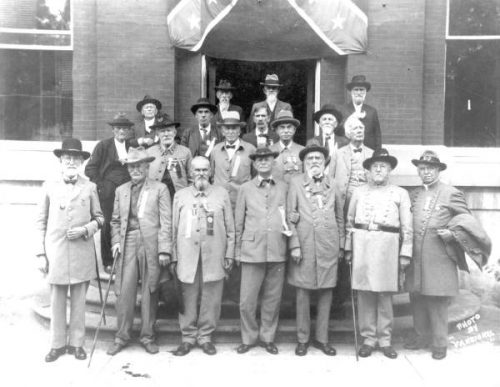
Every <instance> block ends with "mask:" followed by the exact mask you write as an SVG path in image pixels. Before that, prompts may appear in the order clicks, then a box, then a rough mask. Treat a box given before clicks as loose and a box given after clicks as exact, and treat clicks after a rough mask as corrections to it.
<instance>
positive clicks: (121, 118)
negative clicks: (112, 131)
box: [108, 113, 134, 126]
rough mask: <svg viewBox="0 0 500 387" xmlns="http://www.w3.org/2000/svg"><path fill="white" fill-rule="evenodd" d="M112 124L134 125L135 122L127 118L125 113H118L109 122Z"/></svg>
mask: <svg viewBox="0 0 500 387" xmlns="http://www.w3.org/2000/svg"><path fill="white" fill-rule="evenodd" d="M108 125H111V126H134V123H133V122H132V121H130V120H129V119H128V118H127V115H126V114H125V113H118V114H116V115H115V116H114V117H113V120H112V121H109V122H108Z"/></svg>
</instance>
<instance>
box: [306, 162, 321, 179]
mask: <svg viewBox="0 0 500 387" xmlns="http://www.w3.org/2000/svg"><path fill="white" fill-rule="evenodd" d="M324 170H325V168H324V167H321V166H320V165H313V166H311V167H310V168H308V169H307V174H308V175H309V176H310V177H313V176H319V175H321V174H322V173H323V172H324Z"/></svg>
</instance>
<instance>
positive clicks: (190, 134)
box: [181, 125, 222, 157]
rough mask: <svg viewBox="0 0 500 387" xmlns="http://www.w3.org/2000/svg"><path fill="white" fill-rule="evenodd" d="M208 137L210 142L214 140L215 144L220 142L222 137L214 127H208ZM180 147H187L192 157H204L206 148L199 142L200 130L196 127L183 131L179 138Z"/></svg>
mask: <svg viewBox="0 0 500 387" xmlns="http://www.w3.org/2000/svg"><path fill="white" fill-rule="evenodd" d="M209 137H210V141H211V140H212V139H213V138H215V144H217V143H219V142H221V141H222V136H221V135H220V133H219V131H218V129H217V127H216V126H215V125H211V126H210V135H209ZM181 145H184V146H185V147H188V148H189V150H190V151H191V155H192V156H193V157H196V156H205V152H206V150H207V148H208V147H207V146H206V145H205V144H202V142H201V135H200V129H199V128H198V127H195V128H186V129H184V131H183V132H182V137H181Z"/></svg>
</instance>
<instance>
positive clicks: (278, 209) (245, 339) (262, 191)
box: [235, 148, 289, 354]
mask: <svg viewBox="0 0 500 387" xmlns="http://www.w3.org/2000/svg"><path fill="white" fill-rule="evenodd" d="M277 156H278V152H273V151H271V150H270V149H269V148H258V149H257V151H256V152H255V153H253V154H251V155H250V158H251V159H252V160H253V164H254V167H255V170H256V171H257V176H256V177H255V178H254V179H253V180H251V181H248V182H246V183H244V184H243V185H242V186H241V188H240V191H239V194H238V200H237V202H236V210H235V223H236V253H235V254H236V263H240V262H241V291H240V315H241V338H242V344H241V345H240V346H239V347H238V349H237V352H238V353H240V354H241V353H245V352H248V351H249V350H250V348H252V347H254V346H255V345H256V344H257V340H260V343H259V344H260V345H261V346H263V347H264V348H265V349H266V351H267V352H269V353H271V354H277V353H278V347H276V345H275V344H274V336H275V334H276V328H277V327H278V318H279V309H280V302H281V293H282V290H283V282H284V280H285V260H286V252H287V237H286V235H285V234H287V233H288V232H289V229H288V225H287V223H286V194H287V185H286V184H285V183H284V182H283V181H279V180H274V177H273V175H272V174H271V171H272V166H273V162H274V159H275V158H276V157H277ZM259 295H260V296H259ZM259 298H260V305H261V306H260V328H259V323H258V322H257V316H256V313H257V304H258V300H259Z"/></svg>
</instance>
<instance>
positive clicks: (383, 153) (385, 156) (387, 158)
mask: <svg viewBox="0 0 500 387" xmlns="http://www.w3.org/2000/svg"><path fill="white" fill-rule="evenodd" d="M375 161H384V162H386V163H389V164H390V165H391V168H392V169H394V168H396V166H397V165H398V159H397V158H395V157H394V156H391V155H390V154H389V152H388V151H387V149H385V148H380V149H376V150H375V152H373V155H372V157H370V158H369V159H366V160H365V161H363V168H365V169H370V167H371V166H372V164H373V163H374V162H375Z"/></svg>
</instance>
